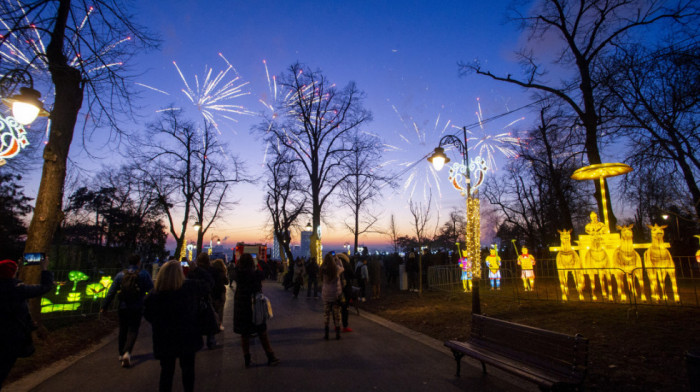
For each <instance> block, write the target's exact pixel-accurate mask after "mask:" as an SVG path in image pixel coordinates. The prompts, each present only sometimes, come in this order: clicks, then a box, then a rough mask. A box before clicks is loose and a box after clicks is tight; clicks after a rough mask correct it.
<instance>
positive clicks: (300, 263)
mask: <svg viewBox="0 0 700 392" xmlns="http://www.w3.org/2000/svg"><path fill="white" fill-rule="evenodd" d="M305 274H306V268H304V260H302V259H297V261H296V262H295V263H294V299H297V297H298V296H299V290H301V286H303V285H304V275H305Z"/></svg>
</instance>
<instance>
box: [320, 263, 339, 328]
mask: <svg viewBox="0 0 700 392" xmlns="http://www.w3.org/2000/svg"><path fill="white" fill-rule="evenodd" d="M343 271H344V269H343V264H342V263H341V262H340V260H338V258H337V257H336V256H335V252H331V253H326V256H325V257H324V258H323V264H321V277H322V278H323V285H322V287H321V298H322V299H323V321H324V325H325V332H326V334H325V335H324V336H323V338H324V339H326V340H328V333H329V324H330V318H331V314H332V315H333V325H334V326H335V338H336V340H338V339H340V303H341V302H342V298H341V295H342V293H343V291H342V290H343V287H342V283H341V274H342V273H343Z"/></svg>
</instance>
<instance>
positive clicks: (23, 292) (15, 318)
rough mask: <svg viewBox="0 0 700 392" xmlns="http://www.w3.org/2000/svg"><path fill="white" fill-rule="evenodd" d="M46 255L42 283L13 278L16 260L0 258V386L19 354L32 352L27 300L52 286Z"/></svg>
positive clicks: (42, 265) (30, 319) (15, 272)
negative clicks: (33, 283)
mask: <svg viewBox="0 0 700 392" xmlns="http://www.w3.org/2000/svg"><path fill="white" fill-rule="evenodd" d="M48 264H49V260H48V258H46V257H45V258H44V260H42V261H41V268H42V271H41V283H40V284H36V285H30V284H24V283H22V282H21V281H20V280H18V279H17V278H16V276H17V263H15V262H14V261H12V260H3V261H0V389H2V383H3V382H4V381H5V379H6V378H7V376H8V375H9V374H10V369H12V366H14V364H15V362H16V361H17V358H18V357H27V356H30V355H32V354H33V352H34V345H33V343H32V340H31V339H32V335H31V332H32V331H33V330H34V322H33V321H32V317H31V315H30V314H29V307H28V306H27V299H29V298H35V297H39V296H41V295H43V294H45V293H47V292H49V291H51V289H52V288H53V275H52V274H51V272H49V271H47V267H48Z"/></svg>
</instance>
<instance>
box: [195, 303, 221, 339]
mask: <svg viewBox="0 0 700 392" xmlns="http://www.w3.org/2000/svg"><path fill="white" fill-rule="evenodd" d="M197 323H198V327H199V333H201V334H202V335H212V334H216V333H219V332H221V330H220V329H219V325H220V322H219V316H217V314H216V312H215V311H214V307H213V306H212V305H211V302H210V301H209V300H208V299H207V298H204V297H202V298H200V299H199V304H198V306H197Z"/></svg>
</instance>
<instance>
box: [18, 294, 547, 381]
mask: <svg viewBox="0 0 700 392" xmlns="http://www.w3.org/2000/svg"><path fill="white" fill-rule="evenodd" d="M264 292H265V293H266V295H268V297H269V298H270V300H271V302H272V305H273V310H274V312H275V317H274V319H273V320H271V321H270V322H269V325H268V327H269V334H270V340H271V342H272V346H273V348H274V350H275V353H276V354H277V356H278V357H279V358H280V360H281V363H280V364H279V365H278V366H276V367H268V366H267V365H266V364H265V361H266V358H265V353H264V351H263V350H262V347H261V346H260V344H259V342H256V343H255V344H253V345H252V347H251V354H252V358H253V362H254V363H258V364H259V365H255V366H253V367H251V368H249V369H245V368H244V366H243V356H242V354H241V349H240V344H239V342H240V340H239V336H238V335H235V334H234V333H233V332H232V324H233V320H232V317H231V314H232V312H231V311H232V303H233V301H232V292H231V290H229V292H228V293H227V295H228V300H227V302H226V308H225V311H224V313H225V317H224V325H225V327H226V331H224V332H222V333H221V334H219V335H217V338H218V343H219V344H220V345H221V346H220V347H219V348H216V349H213V350H207V349H203V350H202V351H200V352H199V353H197V358H196V389H197V390H199V391H223V390H237V391H266V392H267V391H284V392H292V391H303V392H309V391H399V390H400V391H440V392H448V391H526V390H530V391H532V390H536V388H534V387H533V386H531V385H527V383H525V385H523V383H522V382H519V381H517V380H514V379H512V378H510V377H509V376H507V375H505V374H503V373H500V372H499V371H498V370H496V369H494V370H490V371H489V374H488V375H486V376H484V375H482V373H481V366H480V364H479V363H478V362H474V361H471V360H469V359H467V358H465V359H463V360H462V362H463V366H462V376H461V377H460V378H457V377H455V376H454V372H455V362H454V359H453V357H452V354H451V353H450V352H449V350H448V349H447V348H445V347H444V346H442V342H439V341H436V340H434V339H431V338H429V337H427V336H425V335H421V334H419V333H416V332H413V331H410V330H408V329H406V328H403V327H401V326H399V325H396V324H393V323H391V322H389V321H387V320H384V319H382V318H380V317H377V316H374V315H371V314H362V315H361V316H357V315H356V314H354V313H352V314H351V316H350V325H351V327H352V328H353V329H354V332H351V333H343V334H342V338H341V340H339V341H336V340H330V341H325V340H323V339H322V335H323V321H322V317H323V316H322V303H321V300H320V299H313V298H311V299H307V298H306V297H303V296H302V295H304V294H305V293H304V292H302V294H301V295H300V296H299V298H298V299H293V298H292V295H291V293H290V292H289V291H285V290H284V289H283V288H282V287H281V286H280V285H279V284H277V283H274V282H269V281H268V282H266V283H265V286H264ZM116 345H117V343H116V339H113V340H111V341H109V342H108V343H107V344H105V345H104V346H102V347H100V348H99V349H97V350H95V351H94V352H92V353H90V354H88V355H86V356H84V357H82V358H80V359H79V360H77V361H75V362H74V363H72V364H71V365H70V366H69V367H67V368H66V369H64V370H62V371H60V372H58V373H57V374H55V375H53V376H50V377H48V378H47V379H45V380H36V379H35V380H33V381H34V382H33V383H27V381H28V380H24V382H23V380H20V382H18V383H15V384H12V385H8V386H7V387H8V388H7V391H19V390H31V391H51V392H60V391H68V392H88V391H156V390H157V389H158V375H159V372H160V366H159V363H158V361H156V360H155V359H154V358H153V355H152V350H151V328H150V324H148V323H147V322H144V323H143V324H142V328H141V331H140V334H139V339H138V341H137V343H136V347H135V348H134V353H133V355H132V361H133V362H132V364H133V365H132V367H131V368H129V369H123V368H121V367H120V366H119V361H118V360H117V348H116ZM31 377H32V376H29V378H31ZM37 383H38V384H37ZM174 384H175V388H174V390H175V391H181V390H182V388H181V382H180V373H179V369H177V371H176V374H175V383H174ZM23 385H24V386H23ZM27 385H31V386H30V387H27ZM19 388H23V389H19Z"/></svg>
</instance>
